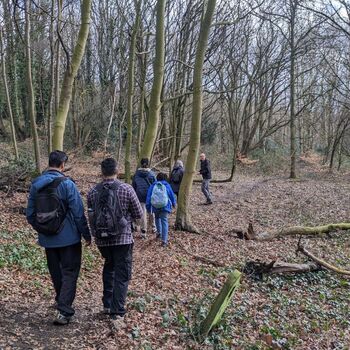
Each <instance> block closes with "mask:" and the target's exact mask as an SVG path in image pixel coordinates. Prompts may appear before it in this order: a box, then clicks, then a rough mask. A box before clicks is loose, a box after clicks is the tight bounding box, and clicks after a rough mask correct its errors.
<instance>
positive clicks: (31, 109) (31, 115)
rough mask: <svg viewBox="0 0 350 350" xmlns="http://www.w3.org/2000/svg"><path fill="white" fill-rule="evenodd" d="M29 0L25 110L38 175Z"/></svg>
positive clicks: (27, 12) (26, 37)
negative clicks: (28, 121) (27, 116)
mask: <svg viewBox="0 0 350 350" xmlns="http://www.w3.org/2000/svg"><path fill="white" fill-rule="evenodd" d="M30 3H31V1H30V0H26V1H25V46H26V80H27V90H28V104H27V110H28V114H29V118H30V124H31V130H32V137H33V146H34V155H35V167H36V171H37V173H40V148H39V137H38V131H37V127H36V120H35V119H36V118H35V98H34V89H33V80H32V56H31V47H30Z"/></svg>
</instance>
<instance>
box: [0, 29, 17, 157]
mask: <svg viewBox="0 0 350 350" xmlns="http://www.w3.org/2000/svg"><path fill="white" fill-rule="evenodd" d="M2 30H3V29H2V27H0V52H1V65H2V78H3V81H4V88H5V95H6V102H7V106H8V112H9V116H10V125H11V138H12V142H13V148H14V151H15V157H16V160H18V158H19V155H18V148H17V141H16V130H15V124H14V121H13V114H12V106H11V99H10V94H9V89H8V85H7V76H6V63H5V57H4V46H3V38H2Z"/></svg>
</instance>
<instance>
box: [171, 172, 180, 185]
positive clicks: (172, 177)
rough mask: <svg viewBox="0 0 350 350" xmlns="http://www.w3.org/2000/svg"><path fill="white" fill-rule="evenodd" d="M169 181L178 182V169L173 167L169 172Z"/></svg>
mask: <svg viewBox="0 0 350 350" xmlns="http://www.w3.org/2000/svg"><path fill="white" fill-rule="evenodd" d="M170 179H171V182H173V183H175V184H178V183H180V182H181V172H180V171H179V169H174V170H173V171H172V173H171V177H170Z"/></svg>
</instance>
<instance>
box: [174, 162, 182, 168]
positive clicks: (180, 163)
mask: <svg viewBox="0 0 350 350" xmlns="http://www.w3.org/2000/svg"><path fill="white" fill-rule="evenodd" d="M175 167H177V168H178V167H182V168H183V167H184V163H183V162H182V160H177V161H176V162H175Z"/></svg>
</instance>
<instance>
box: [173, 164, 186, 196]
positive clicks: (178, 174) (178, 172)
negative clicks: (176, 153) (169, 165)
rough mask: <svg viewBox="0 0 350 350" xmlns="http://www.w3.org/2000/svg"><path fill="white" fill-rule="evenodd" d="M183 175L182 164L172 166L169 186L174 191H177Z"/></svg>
mask: <svg viewBox="0 0 350 350" xmlns="http://www.w3.org/2000/svg"><path fill="white" fill-rule="evenodd" d="M183 176H184V168H183V167H182V166H179V167H176V168H175V167H174V169H173V170H172V171H171V174H170V186H171V188H172V190H173V191H174V193H179V190H180V185H181V181H182V178H183Z"/></svg>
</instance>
